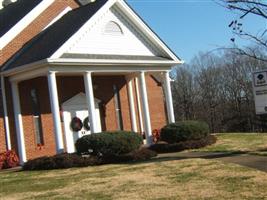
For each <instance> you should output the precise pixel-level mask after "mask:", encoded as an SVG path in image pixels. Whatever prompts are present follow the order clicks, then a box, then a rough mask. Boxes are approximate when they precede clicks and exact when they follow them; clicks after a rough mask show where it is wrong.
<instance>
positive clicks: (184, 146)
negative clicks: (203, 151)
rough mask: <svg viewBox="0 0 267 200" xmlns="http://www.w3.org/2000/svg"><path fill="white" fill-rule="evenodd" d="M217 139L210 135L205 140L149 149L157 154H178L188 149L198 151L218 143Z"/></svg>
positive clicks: (157, 145)
mask: <svg viewBox="0 0 267 200" xmlns="http://www.w3.org/2000/svg"><path fill="white" fill-rule="evenodd" d="M216 140H217V138H216V137H215V136H214V135H209V136H207V137H205V138H201V139H199V140H188V141H183V142H178V143H172V144H168V143H164V142H163V143H157V144H154V145H151V146H150V147H149V149H150V150H152V151H155V152H157V153H171V152H178V151H183V150H186V149H198V148H202V147H205V146H208V145H211V144H214V143H215V142H216Z"/></svg>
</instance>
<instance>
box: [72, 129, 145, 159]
mask: <svg viewBox="0 0 267 200" xmlns="http://www.w3.org/2000/svg"><path fill="white" fill-rule="evenodd" d="M142 141H143V139H142V137H141V135H139V134H138V133H135V132H127V131H113V132H101V133H95V134H91V135H86V136H83V137H82V138H80V139H78V140H77V141H76V143H75V147H76V150H77V153H78V154H91V155H95V156H113V155H121V154H127V153H130V152H131V151H134V150H136V149H138V148H139V147H140V146H141V144H142Z"/></svg>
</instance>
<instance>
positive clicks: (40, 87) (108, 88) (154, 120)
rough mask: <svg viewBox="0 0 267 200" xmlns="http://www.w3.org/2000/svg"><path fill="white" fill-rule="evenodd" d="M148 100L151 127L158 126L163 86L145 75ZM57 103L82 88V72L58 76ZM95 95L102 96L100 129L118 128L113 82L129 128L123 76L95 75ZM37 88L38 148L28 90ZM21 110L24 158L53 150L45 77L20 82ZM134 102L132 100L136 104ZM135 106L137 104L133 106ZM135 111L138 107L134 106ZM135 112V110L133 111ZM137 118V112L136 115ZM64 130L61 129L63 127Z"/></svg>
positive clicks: (163, 120) (161, 119)
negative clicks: (40, 141)
mask: <svg viewBox="0 0 267 200" xmlns="http://www.w3.org/2000/svg"><path fill="white" fill-rule="evenodd" d="M146 83H147V90H148V95H149V96H148V100H149V108H150V115H151V124H152V128H153V129H155V128H161V127H162V126H163V125H165V123H166V117H165V110H164V101H163V96H162V88H161V86H159V85H158V84H157V82H155V80H154V79H152V78H151V77H150V76H146ZM57 84H58V94H59V104H60V105H61V104H62V103H63V102H65V101H67V100H68V99H70V98H71V97H73V96H75V95H76V94H78V93H79V92H84V82H83V78H82V76H80V77H78V76H75V77H57ZM93 84H94V93H95V97H96V98H98V99H100V100H101V105H100V108H101V113H102V114H101V115H102V116H101V120H102V129H103V130H117V128H118V127H117V118H116V112H115V103H114V93H113V85H114V84H115V85H116V86H117V87H118V88H119V95H120V100H121V112H122V116H123V127H124V130H131V121H130V111H129V101H128V94H127V88H126V81H125V78H124V77H123V76H94V77H93ZM33 88H35V89H37V91H38V93H39V101H40V110H41V113H42V114H41V121H42V127H43V134H44V147H43V148H42V149H39V148H38V147H37V144H36V140H35V132H34V124H33V116H32V107H31V98H30V91H31V89H33ZM19 90H20V91H19V92H20V101H21V111H22V119H23V127H24V136H25V144H26V153H27V158H28V159H30V158H35V157H40V156H44V155H53V154H55V153H56V151H55V149H56V147H55V140H54V138H55V136H54V130H53V119H52V115H51V111H50V103H49V93H48V86H47V78H46V77H40V78H36V79H32V80H28V81H23V82H21V83H20V84H19ZM136 103H137V102H136V101H135V104H136ZM136 109H137V106H136ZM136 111H137V110H136ZM136 114H138V113H137V112H136ZM137 119H138V116H137ZM63 132H64V129H63Z"/></svg>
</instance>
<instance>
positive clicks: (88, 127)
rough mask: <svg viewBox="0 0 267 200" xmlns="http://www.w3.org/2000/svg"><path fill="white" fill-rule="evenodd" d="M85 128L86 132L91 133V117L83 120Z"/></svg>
mask: <svg viewBox="0 0 267 200" xmlns="http://www.w3.org/2000/svg"><path fill="white" fill-rule="evenodd" d="M83 127H84V128H85V130H87V131H90V129H91V128H90V122H89V117H86V118H85V119H84V120H83Z"/></svg>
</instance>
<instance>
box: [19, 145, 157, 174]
mask: <svg viewBox="0 0 267 200" xmlns="http://www.w3.org/2000/svg"><path fill="white" fill-rule="evenodd" d="M156 155H157V153H156V152H154V151H151V150H149V149H145V148H142V149H138V150H135V151H133V152H130V153H128V154H123V155H117V156H116V155H113V156H110V157H97V156H90V155H86V156H81V155H78V154H75V153H73V154H68V153H63V154H59V155H55V156H50V157H48V156H45V157H40V158H36V159H33V160H29V161H28V162H26V163H25V164H24V165H23V170H51V169H66V168H72V167H87V166H95V165H102V164H110V163H121V162H129V161H141V160H147V159H150V158H152V157H155V156H156Z"/></svg>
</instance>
